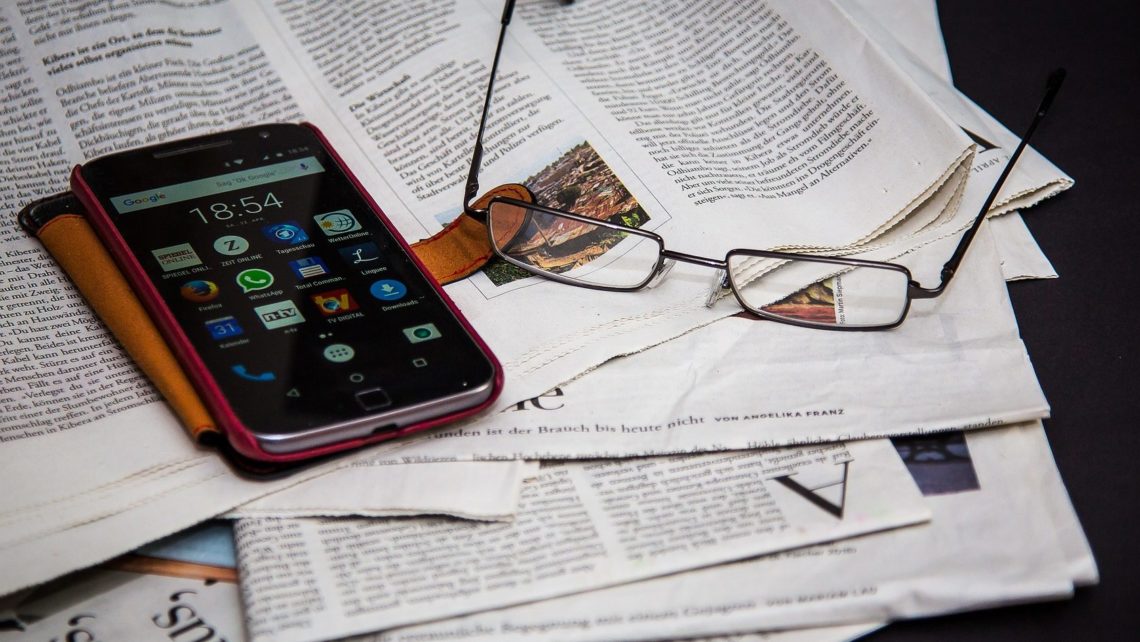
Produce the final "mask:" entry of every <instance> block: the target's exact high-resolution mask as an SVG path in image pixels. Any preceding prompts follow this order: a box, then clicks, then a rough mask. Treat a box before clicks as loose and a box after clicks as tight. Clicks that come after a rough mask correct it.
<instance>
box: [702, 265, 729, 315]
mask: <svg viewBox="0 0 1140 642" xmlns="http://www.w3.org/2000/svg"><path fill="white" fill-rule="evenodd" d="M730 289H732V284H731V283H729V281H728V272H726V271H724V270H717V271H716V275H715V276H714V277H713V282H712V287H710V288H709V295H708V297H706V298H705V307H706V308H711V307H713V304H715V303H716V302H717V301H719V300H720V298H721V297H722V296H724V291H725V290H730Z"/></svg>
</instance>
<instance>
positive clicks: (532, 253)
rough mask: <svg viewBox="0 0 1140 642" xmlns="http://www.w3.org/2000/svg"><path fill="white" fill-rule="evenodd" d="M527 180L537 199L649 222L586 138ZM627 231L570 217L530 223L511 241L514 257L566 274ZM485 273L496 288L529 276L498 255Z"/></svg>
mask: <svg viewBox="0 0 1140 642" xmlns="http://www.w3.org/2000/svg"><path fill="white" fill-rule="evenodd" d="M523 183H524V184H525V185H526V186H527V187H529V188H530V190H531V192H533V193H534V197H535V202H536V203H538V204H539V205H545V206H547V207H552V208H556V209H560V210H565V211H568V212H573V213H575V214H580V215H582V216H586V217H589V218H592V219H597V220H602V221H610V222H614V223H621V224H623V225H628V226H630V227H641V226H642V225H644V224H645V223H646V222H647V221H648V220H649V215H648V214H647V213H646V212H645V210H644V209H642V207H641V204H639V203H638V202H637V199H635V198H634V197H633V196H632V195H631V194H630V193H629V190H628V189H626V187H625V185H623V184H622V182H621V181H620V180H618V177H617V176H616V175H615V174H614V172H613V170H612V169H611V168H610V166H609V165H608V164H606V162H605V161H604V160H602V157H601V156H599V155H598V153H597V151H595V150H594V148H593V147H592V146H591V145H590V144H589V143H587V142H585V141H583V142H581V143H579V144H577V145H575V146H574V147H572V148H571V149H570V150H569V151H567V152H566V153H565V154H563V155H562V156H560V157H559V158H558V159H556V160H555V161H553V162H552V163H550V164H549V165H547V166H546V167H544V168H543V169H542V170H540V171H539V172H538V173H536V174H535V175H534V176H531V177H529V178H527V179H526V180H525V181H523ZM623 238H625V234H623V233H622V232H619V231H616V230H612V229H609V228H604V227H599V226H592V225H589V224H586V223H578V222H576V221H570V220H565V219H545V220H544V221H534V220H532V221H530V222H529V223H528V225H527V227H526V228H524V229H523V230H522V231H521V232H520V233H519V236H518V237H516V239H515V240H514V241H512V248H513V251H512V256H515V257H516V258H519V259H521V260H527V261H530V262H531V263H533V264H534V265H536V266H539V267H541V268H542V269H544V270H547V271H550V272H555V273H561V272H567V271H569V270H572V269H574V268H577V267H581V266H583V265H585V264H587V263H589V262H591V261H594V260H596V259H597V258H599V257H601V256H603V255H604V254H605V253H606V252H607V251H608V250H609V249H610V248H612V247H613V246H615V245H617V244H618V242H620V241H621V240H622V239H623ZM483 273H484V274H485V275H486V276H487V278H488V279H490V280H491V282H492V283H493V284H495V285H496V286H501V285H505V284H507V283H511V282H512V281H516V280H518V279H521V278H525V277H527V276H530V274H529V273H528V272H526V271H525V270H523V269H522V268H520V267H518V266H515V265H511V264H510V263H507V262H506V261H503V260H501V259H493V260H491V261H490V262H488V263H487V266H486V267H484V268H483Z"/></svg>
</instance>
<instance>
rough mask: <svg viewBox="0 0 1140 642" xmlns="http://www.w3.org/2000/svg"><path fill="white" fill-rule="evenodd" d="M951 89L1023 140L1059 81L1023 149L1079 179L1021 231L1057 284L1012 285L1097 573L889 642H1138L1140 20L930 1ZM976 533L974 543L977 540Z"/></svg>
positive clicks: (1072, 8)
mask: <svg viewBox="0 0 1140 642" xmlns="http://www.w3.org/2000/svg"><path fill="white" fill-rule="evenodd" d="M938 5H939V17H940V20H941V22H942V31H943V34H944V37H945V39H946V46H947V49H948V51H949V54H950V63H951V68H952V71H953V74H954V82H955V84H956V85H957V86H958V88H959V89H961V90H962V91H963V92H965V93H966V94H967V95H968V96H970V97H971V98H973V99H974V100H975V101H976V102H977V103H979V104H980V105H982V107H984V108H985V109H986V110H988V111H989V112H990V113H991V114H993V115H994V116H995V117H997V119H998V120H1000V121H1002V122H1003V123H1005V124H1006V126H1008V127H1009V128H1010V129H1012V130H1014V131H1018V132H1020V131H1021V130H1023V129H1024V127H1025V126H1026V124H1028V120H1029V118H1030V116H1031V115H1032V111H1033V109H1034V107H1035V106H1036V101H1037V100H1038V98H1039V96H1040V93H1041V91H1042V89H1043V87H1044V79H1045V77H1046V76H1047V75H1048V72H1049V71H1050V70H1051V69H1053V68H1054V67H1058V66H1063V67H1065V68H1066V69H1067V70H1068V72H1069V76H1068V78H1067V80H1066V82H1065V86H1064V88H1063V89H1062V91H1061V94H1060V95H1059V96H1058V98H1057V102H1056V103H1055V104H1054V106H1053V110H1052V111H1051V112H1050V114H1049V117H1048V118H1047V120H1046V122H1045V124H1043V125H1042V127H1041V129H1039V130H1038V132H1037V134H1036V135H1035V137H1034V147H1036V148H1037V149H1038V150H1039V151H1041V152H1042V153H1043V154H1045V156H1046V157H1048V158H1049V159H1050V160H1052V161H1053V162H1054V163H1056V164H1057V165H1058V166H1059V167H1061V169H1063V170H1065V171H1066V172H1067V173H1068V174H1069V175H1070V176H1072V177H1073V178H1074V179H1075V180H1076V186H1075V187H1074V188H1073V189H1071V190H1069V191H1068V192H1066V193H1064V194H1062V195H1060V196H1058V197H1056V198H1053V199H1051V200H1049V201H1046V202H1045V203H1042V204H1041V205H1039V206H1037V207H1034V208H1033V209H1031V210H1028V211H1027V212H1026V213H1025V220H1026V222H1027V224H1028V225H1029V228H1030V229H1031V230H1032V232H1033V234H1034V236H1035V237H1036V238H1037V240H1038V243H1039V244H1040V245H1041V247H1042V249H1044V251H1045V254H1046V256H1048V257H1049V258H1050V260H1051V261H1052V262H1053V265H1054V267H1056V269H1057V272H1058V273H1059V274H1060V276H1061V278H1060V279H1058V280H1050V281H1033V282H1024V283H1014V284H1011V286H1010V294H1011V296H1012V298H1013V305H1014V309H1015V310H1016V312H1017V319H1018V323H1019V325H1020V327H1021V334H1022V337H1023V338H1024V340H1025V343H1026V345H1027V347H1028V349H1029V354H1030V357H1032V359H1033V363H1034V365H1035V366H1036V368H1037V374H1038V377H1039V378H1040V380H1041V385H1042V387H1043V388H1044V390H1045V395H1046V397H1047V398H1048V399H1049V402H1050V404H1051V405H1052V408H1053V416H1052V419H1049V420H1048V421H1046V423H1045V429H1046V432H1047V434H1048V436H1049V439H1050V442H1051V443H1052V445H1053V452H1054V456H1055V458H1056V460H1057V465H1058V467H1059V468H1060V470H1061V475H1062V477H1063V478H1064V480H1065V483H1066V484H1067V485H1068V488H1069V494H1070V496H1071V497H1072V500H1073V504H1074V505H1075V507H1076V509H1077V513H1078V515H1079V516H1080V519H1081V522H1082V524H1083V525H1084V528H1085V532H1086V534H1087V535H1088V538H1089V541H1090V543H1091V544H1092V548H1093V553H1094V554H1095V556H1096V560H1097V563H1098V565H1099V567H1100V574H1101V580H1100V585H1098V586H1095V587H1091V588H1082V589H1078V591H1077V594H1076V597H1075V598H1074V599H1073V600H1071V601H1064V602H1048V603H1041V604H1033V605H1025V606H1016V607H1009V608H1002V609H993V610H988V611H982V612H975V613H969V614H961V615H953V616H947V617H940V618H931V619H927V620H917V621H910V622H901V623H896V624H892V625H891V626H889V627H888V628H887V629H885V630H883V631H882V632H879V633H876V634H874V635H872V636H870V637H869V638H868V639H869V640H874V641H876V642H885V641H888V640H889V641H896V640H960V639H965V640H1003V641H1005V640H1010V639H1015V640H1107V639H1118V640H1135V639H1138V637H1140V633H1137V631H1138V630H1140V620H1137V618H1138V617H1140V590H1138V587H1140V579H1138V578H1137V577H1136V572H1137V571H1138V570H1140V565H1138V564H1137V563H1136V561H1135V560H1136V559H1137V558H1138V557H1140V531H1138V528H1140V483H1138V481H1140V403H1138V401H1137V398H1138V397H1140V386H1138V385H1137V384H1138V383H1140V375H1138V374H1137V372H1136V368H1137V366H1138V364H1140V359H1137V356H1138V352H1140V351H1138V350H1137V344H1138V343H1140V342H1138V341H1137V336H1136V335H1137V333H1138V332H1140V321H1138V318H1140V317H1138V315H1137V312H1136V311H1137V310H1140V305H1137V304H1136V303H1135V302H1134V301H1135V300H1136V299H1137V298H1140V288H1137V286H1136V284H1137V283H1138V282H1140V270H1137V269H1136V268H1137V262H1136V261H1135V259H1134V257H1135V255H1136V254H1137V253H1140V245H1138V244H1140V234H1138V233H1137V229H1138V228H1137V226H1138V222H1137V216H1138V215H1140V207H1138V206H1137V201H1138V197H1137V194H1136V193H1135V192H1134V190H1137V189H1138V188H1140V185H1138V183H1140V181H1137V178H1138V174H1140V172H1138V171H1137V166H1138V163H1137V160H1136V156H1137V154H1138V149H1137V147H1138V145H1140V136H1137V133H1136V127H1137V116H1138V115H1140V106H1138V103H1137V98H1138V97H1140V96H1138V93H1140V92H1137V90H1136V84H1137V83H1138V82H1140V37H1138V26H1140V9H1138V8H1137V7H1138V5H1137V4H1136V3H1134V2H1124V1H1121V0H1114V1H1106V0H1086V1H1084V2H1077V1H1074V0H1056V1H1051V2H1029V1H1020V0H1019V1H1012V0H1006V1H997V2H995V1H993V0H939V3H938ZM976 535H977V537H979V538H984V537H986V536H987V534H986V533H984V532H979V533H977V534H976Z"/></svg>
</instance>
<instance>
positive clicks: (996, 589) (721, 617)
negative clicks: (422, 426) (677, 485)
mask: <svg viewBox="0 0 1140 642" xmlns="http://www.w3.org/2000/svg"><path fill="white" fill-rule="evenodd" d="M897 448H898V452H899V455H900V456H901V457H902V458H903V459H905V460H906V461H907V466H908V468H909V469H910V470H911V473H912V475H913V476H914V479H915V481H916V482H917V483H918V485H919V487H920V488H922V490H923V494H924V495H925V496H926V499H927V501H928V502H929V503H930V505H931V508H932V509H933V511H934V517H933V519H932V520H931V521H930V523H929V524H924V525H922V526H919V527H915V528H907V529H900V530H895V531H890V532H886V533H880V534H875V535H868V536H866V537H859V538H854V539H849V540H844V541H840V542H835V543H833V544H828V545H823V546H817V547H809V548H803V549H798V550H795V551H788V552H785V553H780V554H777V555H773V556H768V557H764V558H761V559H758V560H754V561H746V562H740V563H737V564H729V565H722V566H718V567H716V568H710V569H702V570H697V571H692V572H688V573H682V574H678V575H673V576H670V577H663V578H658V579H654V580H649V581H646V582H638V583H635V584H629V585H625V586H619V587H615V588H611V589H605V590H600V591H591V592H589V593H583V594H579V595H574V596H569V597H564V598H557V599H554V600H549V601H545V602H539V603H535V604H529V605H525V606H519V607H513V608H509V609H503V610H498V611H490V612H487V613H480V614H476V615H472V616H468V617H465V618H457V619H453V620H449V621H444V622H437V623H433V624H428V625H422V626H416V627H409V628H405V629H399V630H395V631H389V632H387V633H385V634H384V635H380V636H375V637H374V638H372V639H374V640H377V641H380V640H382V641H383V642H397V641H405V642H411V641H412V640H423V639H449V640H451V639H487V640H529V639H542V638H543V637H545V636H549V635H551V633H552V632H556V634H557V637H558V638H559V639H560V640H567V641H574V640H614V639H622V640H635V639H644V640H650V639H660V638H663V637H668V638H686V637H691V636H702V635H719V634H728V633H733V632H749V631H764V630H772V629H782V628H788V627H793V628H794V627H802V626H819V625H823V624H829V623H839V622H858V621H867V620H877V619H883V620H887V619H898V618H910V617H924V616H930V615H936V614H940V613H948V612H954V611H962V610H967V609H978V608H986V607H992V606H999V605H1004V604H1013V603H1018V602H1025V601H1029V600H1045V599H1056V598H1062V597H1066V596H1068V595H1070V594H1071V592H1072V587H1073V582H1074V580H1076V581H1095V577H1096V575H1095V565H1094V564H1093V562H1092V557H1091V553H1089V549H1088V546H1087V542H1085V541H1084V537H1083V534H1081V533H1080V526H1079V524H1077V523H1076V521H1075V518H1074V517H1073V515H1072V513H1071V510H1070V509H1069V508H1068V507H1069V501H1068V496H1067V494H1066V493H1065V492H1064V486H1063V484H1061V482H1060V476H1059V474H1058V472H1057V469H1056V466H1055V465H1054V464H1053V461H1052V457H1051V455H1050V452H1049V448H1048V443H1047V442H1046V440H1045V436H1044V431H1043V429H1042V427H1041V424H1040V423H1033V424H1023V425H1019V426H1013V427H1003V428H995V429H992V430H984V431H976V432H971V433H965V435H964V436H963V435H962V434H961V433H944V434H941V435H933V436H929V437H918V438H913V437H912V438H903V439H902V440H900V441H899V442H898V444H897ZM1057 519H1059V521H1055V520H1057ZM1057 533H1068V535H1067V536H1066V537H1070V538H1071V540H1072V541H1070V542H1068V543H1062V542H1059V541H1058V537H1057V536H1056V534H1057ZM1090 571H1091V574H1090ZM1074 573H1080V575H1075V574H1074Z"/></svg>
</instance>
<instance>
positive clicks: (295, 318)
mask: <svg viewBox="0 0 1140 642" xmlns="http://www.w3.org/2000/svg"><path fill="white" fill-rule="evenodd" d="M253 311H254V313H256V314H257V318H259V319H261V323H262V325H264V326H265V328H266V329H267V330H275V329H277V328H284V327H286V326H290V325H296V324H298V323H304V322H305V317H304V315H302V314H301V311H300V310H298V309H297V304H295V303H293V302H292V301H278V302H277V303H270V304H269V305H262V306H258V307H256V308H254V309H253Z"/></svg>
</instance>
